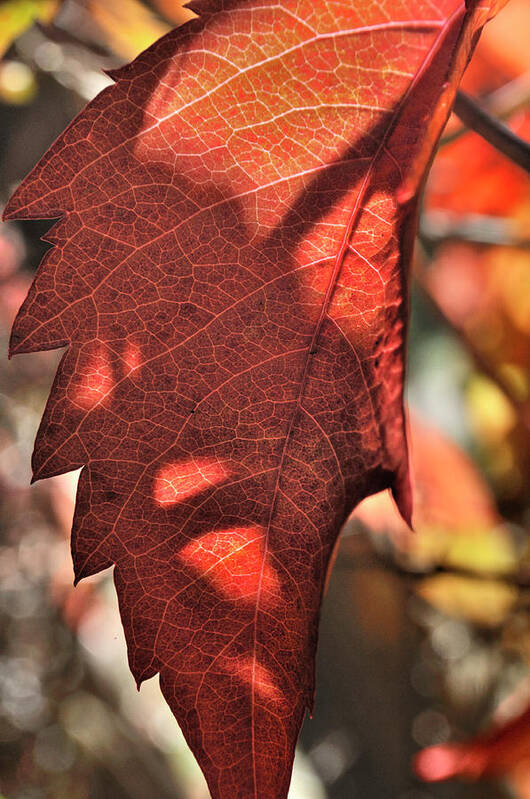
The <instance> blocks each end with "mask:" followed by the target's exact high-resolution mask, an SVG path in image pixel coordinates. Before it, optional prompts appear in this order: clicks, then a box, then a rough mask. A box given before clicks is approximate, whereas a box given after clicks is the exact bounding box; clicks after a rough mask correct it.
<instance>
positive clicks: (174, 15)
mask: <svg viewBox="0 0 530 799" xmlns="http://www.w3.org/2000/svg"><path fill="white" fill-rule="evenodd" d="M152 2H153V5H154V7H155V8H156V10H157V11H159V12H160V13H161V14H163V16H164V17H165V18H166V19H167V21H168V22H171V23H173V25H182V23H183V22H187V21H188V20H189V19H193V18H194V17H195V16H196V15H195V14H194V13H193V11H190V10H189V8H185V0H152Z"/></svg>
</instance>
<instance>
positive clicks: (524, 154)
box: [454, 91, 530, 172]
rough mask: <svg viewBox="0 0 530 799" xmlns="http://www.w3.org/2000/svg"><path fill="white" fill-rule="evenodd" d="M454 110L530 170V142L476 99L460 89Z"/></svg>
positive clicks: (524, 167)
mask: <svg viewBox="0 0 530 799" xmlns="http://www.w3.org/2000/svg"><path fill="white" fill-rule="evenodd" d="M454 112H455V114H456V115H457V116H458V117H459V118H460V119H461V120H462V122H463V123H464V124H465V125H467V127H468V128H470V129H471V130H474V131H475V133H478V134H479V135H480V136H482V138H483V139H486V141H487V142H489V143H490V144H491V145H493V147H495V148H496V149H497V150H499V152H501V153H503V155H505V156H506V157H507V158H509V159H510V160H511V161H513V162H514V163H515V164H517V165H518V166H520V167H521V168H522V169H524V170H525V171H526V172H530V144H528V142H526V141H524V139H521V138H520V137H519V136H517V134H516V133H514V132H513V131H512V130H510V128H508V127H507V126H506V125H505V124H504V123H503V122H501V121H500V120H499V119H497V117H494V116H493V115H492V114H490V113H489V111H486V109H485V108H483V106H481V105H480V104H479V103H478V102H477V101H476V100H474V99H473V98H472V97H470V96H469V95H468V94H466V93H465V92H462V91H459V92H458V93H457V95H456V100H455V106H454Z"/></svg>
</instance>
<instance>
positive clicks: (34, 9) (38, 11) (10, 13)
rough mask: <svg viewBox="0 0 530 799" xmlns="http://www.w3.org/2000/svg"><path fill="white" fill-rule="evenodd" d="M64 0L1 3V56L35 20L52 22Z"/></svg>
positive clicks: (7, 0)
mask: <svg viewBox="0 0 530 799" xmlns="http://www.w3.org/2000/svg"><path fill="white" fill-rule="evenodd" d="M61 1H62V0H6V2H3V3H2V4H1V5H0V58H1V57H2V56H3V55H4V53H5V52H6V50H7V49H8V48H9V47H10V45H11V44H12V43H13V42H14V41H15V39H16V38H17V37H18V36H20V34H21V33H24V31H25V30H26V29H27V28H29V27H30V25H33V23H34V22H36V21H39V22H51V20H52V19H53V17H54V15H55V14H56V13H57V11H58V10H59V6H60V5H61Z"/></svg>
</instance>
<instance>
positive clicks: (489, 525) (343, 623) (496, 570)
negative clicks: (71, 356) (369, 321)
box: [0, 0, 530, 799]
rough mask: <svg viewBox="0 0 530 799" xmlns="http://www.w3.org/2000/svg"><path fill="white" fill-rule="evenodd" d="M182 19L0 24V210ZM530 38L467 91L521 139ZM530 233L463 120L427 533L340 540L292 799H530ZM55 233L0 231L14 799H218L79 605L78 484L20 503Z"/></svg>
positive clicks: (447, 209)
mask: <svg viewBox="0 0 530 799" xmlns="http://www.w3.org/2000/svg"><path fill="white" fill-rule="evenodd" d="M190 16H191V13H190V12H189V11H186V10H183V9H182V7H181V6H180V4H179V2H178V0H152V2H150V3H147V2H140V0H112V1H111V0H64V2H59V1H58V0H4V2H1V1H0V57H1V60H0V162H1V167H0V203H4V202H5V200H6V199H7V197H8V195H9V193H10V191H11V190H12V189H13V188H14V186H15V185H16V183H17V182H18V181H19V180H20V179H21V178H22V177H23V176H24V175H25V174H26V173H27V172H28V171H29V169H30V168H31V167H32V166H33V164H34V163H35V162H36V161H37V160H38V158H39V157H40V156H41V154H42V153H43V152H44V151H45V150H46V148H47V147H48V146H49V145H50V144H51V142H52V141H53V139H54V138H55V137H56V136H57V135H58V134H59V133H60V132H61V131H62V130H63V128H64V127H65V126H66V124H67V123H68V122H69V121H70V120H71V119H72V117H73V116H74V115H75V114H76V112H78V111H79V110H80V109H81V107H82V106H83V104H84V103H85V102H86V101H87V100H88V99H90V98H92V97H93V96H94V95H95V94H96V93H97V92H98V91H99V90H100V89H102V88H103V87H104V86H105V85H107V83H108V82H109V81H108V78H107V77H106V76H105V75H104V74H103V72H102V69H104V68H111V67H113V66H116V65H119V64H121V63H123V62H124V61H126V60H130V59H131V58H132V57H134V56H135V55H136V54H137V53H138V52H140V51H141V50H142V49H143V48H145V47H146V46H148V45H149V44H150V43H151V42H152V41H153V40H155V39H156V38H158V37H159V36H160V35H162V34H163V33H164V32H165V31H166V30H167V29H168V28H169V27H170V26H171V25H172V24H173V25H174V24H179V23H181V22H183V21H184V20H185V19H187V18H189V17H190ZM529 32H530V4H529V3H528V0H511V2H510V3H509V4H508V5H507V6H506V8H505V9H504V10H503V11H502V13H501V14H500V15H499V16H498V18H497V19H496V20H495V22H494V23H493V24H491V25H490V26H489V28H488V30H487V31H486V33H485V35H484V36H483V39H482V40H481V43H480V44H479V47H478V50H477V52H476V55H475V56H474V58H473V61H472V63H471V65H470V67H469V69H468V71H467V74H466V77H465V83H464V86H465V88H466V89H467V91H469V92H470V93H472V94H473V95H474V96H475V97H478V98H480V99H481V101H482V102H483V103H484V104H485V105H486V106H487V107H488V108H489V110H490V111H491V112H492V113H493V114H495V115H496V116H498V117H499V118H502V119H504V120H505V121H506V122H507V124H509V125H510V126H511V127H512V128H513V129H514V130H515V131H517V132H518V133H519V135H520V136H522V137H525V138H527V139H528V137H529V135H530V104H529V100H530V47H529V43H528V36H529ZM529 223H530V183H529V181H528V176H526V175H525V174H524V172H523V171H522V170H521V169H520V168H518V167H516V166H514V165H512V164H510V163H509V162H508V161H507V160H506V158H504V157H503V156H501V155H500V154H499V153H497V152H496V151H495V150H494V149H493V148H492V147H491V146H490V145H488V144H487V143H485V142H484V141H483V140H481V139H480V138H479V137H478V136H477V135H476V134H474V133H470V132H466V131H465V130H464V129H463V128H462V127H461V125H460V123H459V122H458V120H457V119H456V118H452V119H451V120H450V122H449V124H448V127H447V130H446V133H445V135H444V139H443V141H442V144H441V147H440V150H439V153H438V155H437V157H436V160H435V162H434V166H433V170H432V174H431V178H430V180H429V183H428V186H427V190H426V193H425V198H424V210H423V214H422V220H421V225H420V231H419V241H418V248H417V257H416V264H415V268H414V270H415V283H414V288H413V293H412V305H413V315H412V329H411V336H410V368H409V380H408V398H409V402H410V405H411V407H412V409H413V412H412V414H411V440H412V466H413V474H414V486H415V501H416V511H415V527H416V533H415V535H414V536H411V535H410V534H409V533H408V531H407V530H406V529H404V528H403V526H402V525H401V523H400V521H399V519H398V517H397V515H396V512H395V509H394V507H393V505H392V504H391V502H390V500H389V499H388V497H387V496H386V495H380V496H377V497H375V498H373V499H370V500H367V501H365V502H364V503H363V504H362V506H361V507H360V508H359V509H358V511H357V512H356V513H355V514H354V517H353V518H352V519H351V520H350V521H349V522H348V524H347V525H346V528H345V530H344V533H343V540H342V544H341V547H340V549H339V552H338V557H337V561H336V564H335V569H334V572H333V575H332V577H331V581H330V585H329V589H328V594H327V598H326V602H325V606H324V610H323V617H322V628H321V636H320V650H319V659H318V692H317V702H316V709H315V713H314V717H313V719H312V720H307V721H306V724H305V726H304V728H303V731H302V735H301V740H300V746H299V754H298V755H297V760H296V767H295V774H294V779H293V784H292V789H291V797H292V799H326V798H327V799H355V797H362V798H363V799H389V797H392V798H393V799H444V798H447V799H449V798H450V799H459V798H460V797H462V799H508V798H509V797H511V798H512V799H529V798H530V713H529V712H528V710H526V715H524V714H525V709H526V708H528V707H529V706H530V669H529V664H530V614H529V613H528V610H529V605H530V590H529V584H530V557H529V547H528V537H527V534H526V531H527V529H528V527H529V526H530V496H529V493H530V492H529V490H528V486H529V476H530V436H529V427H530V249H529V248H530V225H529ZM48 227H49V223H48V222H43V223H35V222H31V223H12V224H9V225H7V224H4V225H3V226H2V227H1V228H0V329H1V337H2V346H1V352H2V357H1V358H0V392H1V394H0V499H1V505H2V510H1V514H0V523H1V527H2V532H1V539H0V579H1V580H2V589H3V590H2V594H1V599H0V642H1V654H0V793H1V794H2V795H3V796H4V797H9V799H67V798H68V799H111V798H112V799H122V798H123V799H146V797H156V799H204V798H205V797H207V791H206V788H205V784H204V781H203V779H202V776H201V774H200V772H199V770H198V768H197V766H196V765H195V764H194V761H193V758H192V757H191V755H190V754H189V752H188V750H187V747H186V745H185V743H184V741H183V739H182V736H181V734H180V732H179V730H178V728H177V725H176V723H175V722H174V720H173V717H172V716H171V714H170V712H169V710H168V709H167V707H166V705H165V704H164V702H163V701H162V699H161V696H160V694H159V690H158V685H157V683H156V680H151V681H150V682H149V683H147V684H145V685H144V686H143V687H142V690H141V692H140V693H139V694H137V693H136V690H135V687H134V682H133V679H132V677H131V675H130V673H129V671H128V668H127V665H126V652H125V643H124V638H123V633H122V630H121V625H120V622H119V619H118V615H117V607H116V600H115V596H114V590H113V587H112V581H111V575H110V574H109V573H106V574H104V575H100V576H99V577H97V578H92V579H90V580H86V581H84V582H83V583H82V584H81V585H80V586H79V587H78V588H76V589H75V591H74V589H73V587H72V568H71V564H70V556H69V548H68V535H69V528H70V523H71V517H72V508H73V497H74V493H75V483H76V479H77V476H76V475H66V476H63V477H60V478H54V479H52V480H48V481H45V482H43V483H38V484H37V485H35V486H33V487H32V488H30V487H29V479H30V455H31V448H32V442H33V438H34V435H35V432H36V428H37V425H38V422H39V418H40V415H41V413H42V410H43V406H44V403H45V399H46V396H47V394H48V390H49V387H50V384H51V381H52V377H53V374H54V371H55V366H56V364H57V361H58V358H59V354H58V353H56V352H48V353H39V354H36V355H24V356H23V357H20V358H16V359H15V360H14V361H11V362H8V361H7V360H6V359H5V358H4V357H3V356H4V354H5V353H6V351H7V339H8V334H9V328H10V325H11V322H12V320H13V317H14V314H15V313H16V310H17V309H18V307H19V305H20V303H21V302H22V300H23V298H24V296H25V294H26V291H27V289H28V287H29V284H30V282H31V277H32V274H33V273H34V271H35V269H36V267H37V265H38V263H39V261H40V258H41V256H42V254H43V252H44V251H45V250H46V248H47V246H48V245H46V244H45V243H43V242H42V241H40V238H39V237H40V236H41V235H43V234H44V233H45V231H46V229H47V228H48ZM510 720H511V721H510ZM503 725H504V726H503ZM506 725H508V726H506ZM492 729H495V730H497V732H496V733H493V734H492V733H491V730H492ZM448 742H461V745H460V746H459V747H456V748H455V747H453V746H452V745H451V744H450V743H448ZM429 747H436V748H434V749H433V748H429ZM425 749H427V751H426V752H425V751H424V752H423V753H421V754H420V755H419V756H418V757H417V759H416V761H415V764H416V765H415V769H416V774H415V773H414V766H413V758H414V755H415V753H417V752H418V751H419V750H425ZM420 776H421V777H423V778H425V780H427V781H424V780H422V779H420ZM447 776H455V777H456V778H455V779H450V780H448V781H443V782H436V783H434V782H429V781H428V780H433V779H435V778H437V777H447Z"/></svg>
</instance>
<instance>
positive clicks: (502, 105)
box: [440, 72, 530, 147]
mask: <svg viewBox="0 0 530 799" xmlns="http://www.w3.org/2000/svg"><path fill="white" fill-rule="evenodd" d="M481 105H482V107H483V108H484V109H486V110H487V111H489V113H490V114H492V115H493V116H495V117H497V118H498V119H509V117H511V116H512V114H515V113H516V112H517V111H521V110H522V109H524V108H527V107H528V106H529V105H530V72H525V73H524V74H523V75H519V77H518V78H515V80H511V81H510V82H509V83H506V84H505V85H504V86H501V88H500V89H497V90H496V91H494V92H491V93H490V94H488V95H486V96H485V97H484V98H482V99H481ZM451 127H453V126H451ZM467 131H468V128H467V127H466V125H458V126H456V127H454V128H453V129H452V130H451V132H449V133H446V134H445V135H444V136H442V139H441V141H440V146H442V147H443V146H444V145H446V144H451V142H453V141H456V139H459V138H460V137H461V136H463V134H464V133H467Z"/></svg>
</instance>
